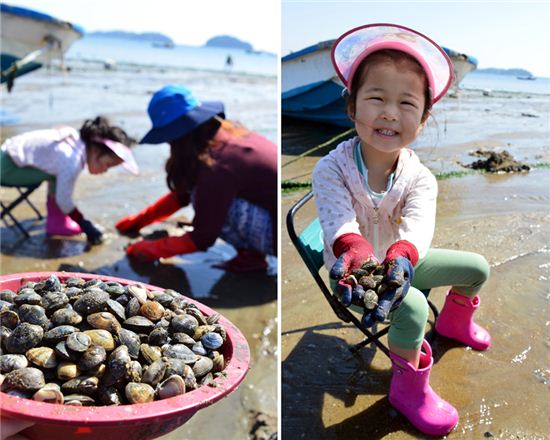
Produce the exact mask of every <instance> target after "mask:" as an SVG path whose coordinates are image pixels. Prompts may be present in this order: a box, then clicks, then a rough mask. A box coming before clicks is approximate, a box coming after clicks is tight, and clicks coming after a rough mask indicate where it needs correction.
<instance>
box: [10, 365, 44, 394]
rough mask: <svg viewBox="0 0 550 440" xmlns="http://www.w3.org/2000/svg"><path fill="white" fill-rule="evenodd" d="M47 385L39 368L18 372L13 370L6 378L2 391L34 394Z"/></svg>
mask: <svg viewBox="0 0 550 440" xmlns="http://www.w3.org/2000/svg"><path fill="white" fill-rule="evenodd" d="M45 384H46V382H45V381H44V373H42V371H40V370H39V369H38V368H33V367H27V368H20V369H18V370H13V371H11V372H9V373H8V374H6V375H5V376H4V382H3V383H2V391H5V390H19V391H25V392H33V393H34V392H36V391H38V390H39V389H40V388H42V387H43V386H44V385H45Z"/></svg>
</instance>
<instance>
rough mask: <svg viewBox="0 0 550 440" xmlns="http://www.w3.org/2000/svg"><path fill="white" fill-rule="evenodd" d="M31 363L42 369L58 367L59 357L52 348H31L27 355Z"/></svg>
mask: <svg viewBox="0 0 550 440" xmlns="http://www.w3.org/2000/svg"><path fill="white" fill-rule="evenodd" d="M26 356H27V359H28V360H29V362H32V363H33V364H35V365H37V366H39V367H42V368H55V367H57V357H56V356H55V351H54V350H53V349H52V348H50V347H35V348H31V349H30V350H28V351H27V353H26Z"/></svg>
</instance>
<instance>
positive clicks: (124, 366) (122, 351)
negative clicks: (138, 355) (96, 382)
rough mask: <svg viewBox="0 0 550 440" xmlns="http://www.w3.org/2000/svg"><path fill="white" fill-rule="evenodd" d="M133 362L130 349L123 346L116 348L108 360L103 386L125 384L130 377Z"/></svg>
mask: <svg viewBox="0 0 550 440" xmlns="http://www.w3.org/2000/svg"><path fill="white" fill-rule="evenodd" d="M131 362H132V360H131V358H130V355H129V354H128V347H126V346H125V345H121V346H119V347H117V348H115V349H114V350H113V352H112V353H111V354H110V355H109V358H108V359H107V368H106V369H105V374H104V375H103V378H102V382H103V384H104V385H106V386H111V385H115V384H118V383H121V382H123V381H124V380H125V379H126V378H127V376H128V373H129V370H130V363H131Z"/></svg>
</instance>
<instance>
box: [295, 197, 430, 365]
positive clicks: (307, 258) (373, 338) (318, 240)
mask: <svg viewBox="0 0 550 440" xmlns="http://www.w3.org/2000/svg"><path fill="white" fill-rule="evenodd" d="M312 198H313V193H312V192H311V191H310V192H308V193H307V194H306V195H305V196H304V197H302V198H301V199H300V200H298V201H297V202H296V203H295V204H294V206H293V207H292V208H290V210H289V211H288V214H287V217H286V226H287V230H288V235H289V236H290V239H291V240H292V243H293V244H294V246H295V247H296V249H297V250H298V253H299V254H300V256H301V257H302V260H304V263H305V264H306V266H307V268H308V269H309V271H310V273H311V275H312V276H313V278H314V279H315V281H316V282H317V285H318V286H319V288H320V289H321V292H323V295H324V296H325V298H326V300H327V301H328V303H329V304H330V306H331V307H332V310H333V311H334V313H335V314H336V316H338V318H340V319H341V320H342V321H344V322H352V323H353V324H354V325H355V326H356V327H357V328H358V329H359V330H360V331H361V332H363V334H364V335H365V336H366V338H365V339H364V340H363V341H361V342H359V343H358V344H355V345H353V346H351V347H350V351H351V352H352V353H355V352H357V351H358V350H360V349H361V348H363V347H364V346H366V345H368V344H370V343H374V344H376V346H377V347H378V348H380V350H382V351H383V352H384V354H385V355H386V356H388V357H389V356H390V351H389V349H388V347H387V346H386V345H384V344H383V343H382V342H381V341H380V338H381V337H382V336H384V335H385V334H386V333H388V331H389V329H390V327H389V325H388V326H386V327H384V328H383V329H382V330H380V331H376V330H375V332H374V333H373V332H372V331H370V330H369V329H368V328H365V327H364V326H363V325H362V324H361V321H360V320H359V319H358V318H357V316H355V315H354V314H353V313H352V312H351V311H350V310H349V309H348V308H347V307H345V306H343V305H342V303H341V302H340V301H339V300H338V298H337V297H336V296H335V295H334V294H333V293H332V291H331V290H330V289H329V287H328V286H327V284H326V283H325V281H324V280H323V278H322V277H321V275H320V274H319V269H321V267H322V266H323V238H322V233H323V231H322V229H321V223H320V222H319V219H318V218H315V220H313V221H312V222H311V223H310V224H309V225H308V226H307V227H306V228H305V229H304V230H303V231H302V232H301V233H300V235H298V234H297V233H296V229H295V227H294V216H295V215H296V213H297V212H298V210H299V209H300V208H302V207H303V206H304V205H305V204H306V203H307V202H308V201H310V200H311V199H312ZM422 293H424V295H426V297H427V296H428V294H429V290H428V291H423V292H422ZM428 305H429V306H430V309H431V310H432V312H433V314H434V320H435V319H437V316H438V315H439V311H438V310H437V308H436V307H435V305H434V304H433V303H432V302H431V301H430V300H428Z"/></svg>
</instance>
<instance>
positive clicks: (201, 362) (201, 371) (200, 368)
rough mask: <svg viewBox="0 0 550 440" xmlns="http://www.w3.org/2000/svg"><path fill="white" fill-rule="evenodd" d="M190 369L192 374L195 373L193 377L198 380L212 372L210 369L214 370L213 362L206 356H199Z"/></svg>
mask: <svg viewBox="0 0 550 440" xmlns="http://www.w3.org/2000/svg"><path fill="white" fill-rule="evenodd" d="M192 368H193V373H195V377H197V378H200V377H203V376H205V375H207V374H208V373H210V371H212V368H214V362H213V361H212V359H210V358H208V357H206V356H200V357H199V359H198V360H197V362H195V363H194V365H193V367H192Z"/></svg>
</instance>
